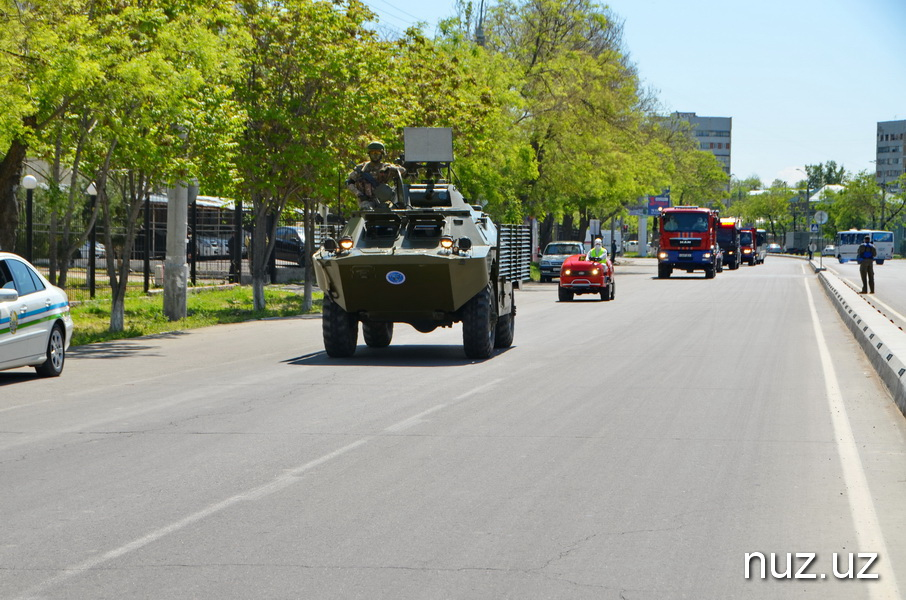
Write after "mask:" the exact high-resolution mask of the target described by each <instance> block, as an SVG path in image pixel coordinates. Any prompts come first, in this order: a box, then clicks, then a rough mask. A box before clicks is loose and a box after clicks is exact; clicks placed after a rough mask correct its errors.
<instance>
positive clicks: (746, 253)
mask: <svg viewBox="0 0 906 600" xmlns="http://www.w3.org/2000/svg"><path fill="white" fill-rule="evenodd" d="M764 239H765V237H764V229H755V228H754V227H746V228H743V229H740V230H739V252H740V256H741V257H742V261H743V262H746V263H749V265H750V266H754V265H757V264H761V263H764V255H765V245H764Z"/></svg>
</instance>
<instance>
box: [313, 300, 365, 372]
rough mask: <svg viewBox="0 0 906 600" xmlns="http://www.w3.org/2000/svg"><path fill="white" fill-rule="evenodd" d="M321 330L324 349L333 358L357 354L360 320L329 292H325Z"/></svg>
mask: <svg viewBox="0 0 906 600" xmlns="http://www.w3.org/2000/svg"><path fill="white" fill-rule="evenodd" d="M321 332H322V334H323V335H324V350H325V351H326V352H327V355H328V356H332V357H333V358H346V357H349V356H352V355H353V354H355V347H356V343H357V342H358V337H359V321H358V319H356V318H355V315H353V314H350V313H348V312H346V311H345V310H343V309H342V308H341V307H340V305H339V304H337V303H336V302H334V301H333V299H332V298H331V297H330V295H329V294H324V306H323V308H322V314H321Z"/></svg>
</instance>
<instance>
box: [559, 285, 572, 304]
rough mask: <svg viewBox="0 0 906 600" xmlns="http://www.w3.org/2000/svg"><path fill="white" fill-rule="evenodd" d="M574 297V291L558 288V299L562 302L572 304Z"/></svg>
mask: <svg viewBox="0 0 906 600" xmlns="http://www.w3.org/2000/svg"><path fill="white" fill-rule="evenodd" d="M574 295H575V294H573V292H572V290H568V289H566V288H565V287H558V288H557V297H558V298H559V299H560V302H572V300H573V296H574Z"/></svg>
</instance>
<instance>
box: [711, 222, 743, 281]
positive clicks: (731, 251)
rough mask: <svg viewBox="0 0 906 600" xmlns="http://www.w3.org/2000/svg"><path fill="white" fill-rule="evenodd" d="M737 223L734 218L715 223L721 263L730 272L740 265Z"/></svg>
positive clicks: (738, 227) (740, 254) (738, 226)
mask: <svg viewBox="0 0 906 600" xmlns="http://www.w3.org/2000/svg"><path fill="white" fill-rule="evenodd" d="M739 229H740V225H739V221H738V220H737V219H736V218H735V217H721V219H720V220H719V221H718V223H717V243H718V245H720V251H721V254H722V255H723V263H724V264H725V265H726V266H727V268H729V269H730V270H735V269H738V268H739V265H741V264H742V251H741V248H740V245H741V244H740V240H739V233H740V232H739Z"/></svg>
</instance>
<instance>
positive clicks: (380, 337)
mask: <svg viewBox="0 0 906 600" xmlns="http://www.w3.org/2000/svg"><path fill="white" fill-rule="evenodd" d="M362 337H363V338H365V343H366V344H367V345H368V347H369V348H386V347H387V346H389V345H390V340H392V339H393V323H370V322H368V321H362Z"/></svg>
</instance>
